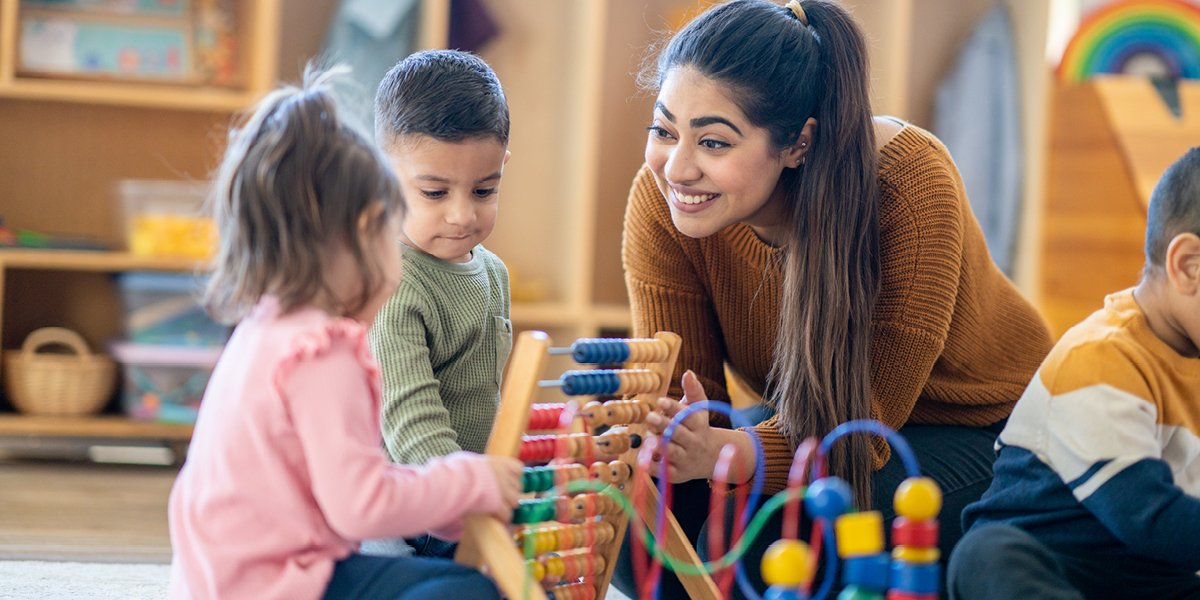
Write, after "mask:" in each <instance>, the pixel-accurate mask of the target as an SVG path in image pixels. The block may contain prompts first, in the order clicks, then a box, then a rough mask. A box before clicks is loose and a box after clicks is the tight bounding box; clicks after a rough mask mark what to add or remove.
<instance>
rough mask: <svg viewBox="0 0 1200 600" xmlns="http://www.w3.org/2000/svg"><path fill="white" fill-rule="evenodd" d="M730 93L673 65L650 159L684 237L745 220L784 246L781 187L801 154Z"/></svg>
mask: <svg viewBox="0 0 1200 600" xmlns="http://www.w3.org/2000/svg"><path fill="white" fill-rule="evenodd" d="M730 93H731V92H730V90H729V89H728V88H727V87H726V86H724V85H722V84H721V83H719V82H717V81H715V80H713V79H710V78H708V77H706V76H704V75H702V74H701V73H699V72H698V71H696V70H695V69H692V68H690V67H676V68H673V69H671V70H670V71H669V72H668V73H667V76H666V78H665V79H664V80H663V84H662V89H661V90H659V93H658V101H657V102H656V103H655V105H654V122H653V123H652V124H651V125H650V127H649V131H650V135H649V138H648V139H647V140H646V164H648V165H649V166H650V169H651V170H652V171H654V177H655V179H656V180H657V182H658V189H659V191H661V192H662V195H663V197H664V198H666V199H667V206H669V207H670V209H671V219H672V220H673V221H674V222H675V227H676V228H677V229H678V230H679V231H680V232H681V233H683V234H684V235H687V236H689V237H693V238H702V237H707V236H710V235H713V234H714V233H717V232H718V231H720V230H722V229H724V228H726V227H728V226H730V225H733V224H735V223H746V224H748V225H750V227H752V228H753V229H754V231H755V232H756V233H757V234H758V236H759V237H760V238H762V239H763V240H765V241H767V242H768V243H772V244H774V245H779V244H780V243H781V242H782V241H783V240H782V239H781V238H782V227H781V226H780V224H781V223H784V222H786V218H787V211H786V210H785V207H784V206H783V202H782V201H781V200H779V199H778V198H776V196H777V194H776V193H775V191H776V186H777V184H778V183H779V176H780V174H781V173H782V172H783V169H784V168H785V167H794V166H795V164H796V163H795V161H796V160H797V157H796V156H795V153H794V151H793V150H789V149H779V148H776V147H775V145H774V144H773V143H772V142H771V135H770V133H769V132H768V131H767V130H766V129H763V128H760V127H756V126H754V125H752V124H750V121H749V119H747V118H746V116H745V115H744V114H743V113H742V111H741V109H740V108H738V105H737V104H735V103H734V102H733V101H732V100H730V97H729V94H730Z"/></svg>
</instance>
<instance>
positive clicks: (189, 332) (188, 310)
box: [117, 272, 229, 346]
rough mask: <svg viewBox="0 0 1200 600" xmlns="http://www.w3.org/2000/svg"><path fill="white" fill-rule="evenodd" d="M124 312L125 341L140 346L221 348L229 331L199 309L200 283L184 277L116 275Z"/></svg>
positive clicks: (145, 273) (140, 273)
mask: <svg viewBox="0 0 1200 600" xmlns="http://www.w3.org/2000/svg"><path fill="white" fill-rule="evenodd" d="M117 288H118V289H119V290H120V292H121V303H122V305H123V306H124V308H125V337H126V338H127V339H128V340H129V341H132V342H137V343H140V344H164V345H172V346H221V345H223V344H224V343H225V340H227V339H229V328H228V327H226V326H224V325H221V324H220V323H217V322H216V321H214V320H213V319H212V318H211V317H209V316H208V314H207V313H206V312H205V311H204V309H203V308H202V307H201V306H200V303H199V298H200V293H201V291H202V290H203V289H204V280H203V278H201V277H198V276H196V275H190V274H186V273H151V272H130V273H122V274H120V275H117Z"/></svg>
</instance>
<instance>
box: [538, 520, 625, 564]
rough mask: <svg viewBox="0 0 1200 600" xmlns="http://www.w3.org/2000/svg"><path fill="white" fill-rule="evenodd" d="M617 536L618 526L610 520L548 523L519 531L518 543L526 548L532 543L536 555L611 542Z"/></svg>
mask: <svg viewBox="0 0 1200 600" xmlns="http://www.w3.org/2000/svg"><path fill="white" fill-rule="evenodd" d="M616 536H617V531H616V528H614V527H613V525H612V523H609V522H608V521H590V522H587V523H580V524H577V525H547V526H542V527H534V528H526V529H522V530H520V531H518V532H517V534H516V536H515V538H516V542H517V545H518V546H519V547H520V548H522V549H523V550H524V549H525V544H526V543H530V544H532V551H533V554H534V556H538V555H542V554H545V553H547V552H555V551H559V550H573V549H576V548H592V547H595V546H603V545H605V544H608V543H611V542H612V541H613V539H615V538H616Z"/></svg>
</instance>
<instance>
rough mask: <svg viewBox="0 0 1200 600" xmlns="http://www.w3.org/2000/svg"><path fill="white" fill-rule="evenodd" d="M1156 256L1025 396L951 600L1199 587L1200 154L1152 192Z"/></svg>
mask: <svg viewBox="0 0 1200 600" xmlns="http://www.w3.org/2000/svg"><path fill="white" fill-rule="evenodd" d="M1145 253H1146V266H1145V268H1144V270H1143V273H1142V278H1141V281H1140V282H1139V283H1138V284H1137V286H1136V287H1134V288H1132V289H1128V290H1124V291H1120V292H1116V293H1114V294H1110V295H1109V296H1108V297H1107V298H1105V302H1104V308H1103V309H1101V310H1099V311H1097V312H1096V313H1094V314H1092V315H1091V316H1090V317H1088V318H1087V319H1086V320H1084V321H1083V322H1082V323H1080V324H1079V325H1076V326H1075V327H1074V328H1072V329H1071V330H1070V331H1068V332H1067V333H1066V334H1064V335H1063V338H1062V339H1061V340H1060V341H1059V342H1058V344H1057V345H1056V346H1055V347H1054V349H1053V350H1051V351H1050V355H1049V356H1048V357H1047V358H1046V360H1045V361H1044V362H1043V363H1042V366H1041V368H1040V369H1039V371H1038V373H1037V374H1036V375H1035V376H1034V378H1033V381H1032V382H1031V383H1030V384H1029V387H1028V388H1027V389H1026V391H1025V394H1024V395H1023V396H1022V397H1021V399H1020V400H1019V401H1018V402H1017V406H1016V408H1015V409H1014V410H1013V414H1012V417H1011V418H1010V419H1009V421H1008V424H1007V426H1006V427H1005V428H1004V431H1003V432H1002V433H1001V434H1000V437H999V439H998V441H997V442H996V446H997V448H998V449H999V456H998V458H997V460H996V464H995V473H996V477H995V479H994V480H993V482H992V485H991V488H989V489H988V491H987V492H986V493H985V494H984V496H983V498H982V499H980V500H979V501H978V502H976V503H974V504H972V505H970V506H968V507H967V508H966V510H965V511H963V524H964V529H967V528H969V529H970V532H969V533H968V534H967V535H966V536H965V537H964V538H963V540H962V542H960V544H959V546H958V547H957V549H956V550H955V551H954V554H953V556H952V558H951V561H950V572H949V589H950V594H951V597H952V598H963V599H971V600H975V599H988V598H1048V599H1082V598H1156V599H1157V598H1198V597H1200V577H1197V570H1200V358H1198V356H1200V350H1198V349H1197V346H1198V345H1200V148H1193V149H1192V150H1190V151H1189V152H1188V153H1187V154H1185V155H1184V156H1183V157H1182V158H1181V159H1179V160H1178V161H1177V162H1176V163H1175V164H1174V165H1172V166H1171V167H1170V168H1169V169H1167V171H1166V172H1165V173H1164V174H1163V176H1162V179H1161V180H1160V181H1159V182H1158V185H1157V186H1156V187H1155V188H1154V192H1153V193H1152V194H1151V197H1150V207H1149V214H1148V217H1147V229H1146V246H1145Z"/></svg>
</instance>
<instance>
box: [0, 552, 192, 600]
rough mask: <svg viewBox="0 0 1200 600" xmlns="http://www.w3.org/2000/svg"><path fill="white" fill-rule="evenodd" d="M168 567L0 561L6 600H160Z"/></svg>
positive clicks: (164, 592) (0, 589)
mask: <svg viewBox="0 0 1200 600" xmlns="http://www.w3.org/2000/svg"><path fill="white" fill-rule="evenodd" d="M169 577H170V566H168V565H150V564H140V565H136V564H114V563H80V562H45V561H0V598H5V600H9V599H11V600H43V599H46V600H59V599H62V600H80V599H83V598H86V599H88V600H150V599H151V598H153V599H155V600H161V599H162V598H166V597H167V580H168V578H169Z"/></svg>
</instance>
